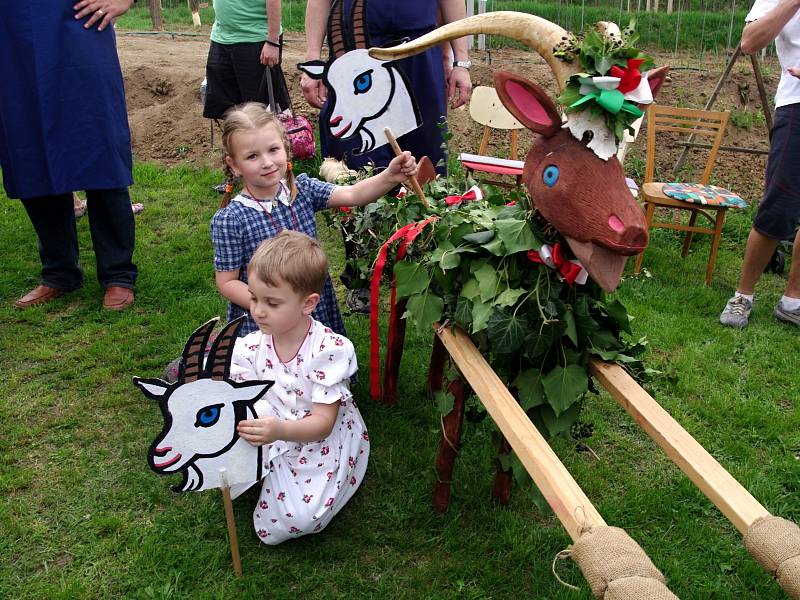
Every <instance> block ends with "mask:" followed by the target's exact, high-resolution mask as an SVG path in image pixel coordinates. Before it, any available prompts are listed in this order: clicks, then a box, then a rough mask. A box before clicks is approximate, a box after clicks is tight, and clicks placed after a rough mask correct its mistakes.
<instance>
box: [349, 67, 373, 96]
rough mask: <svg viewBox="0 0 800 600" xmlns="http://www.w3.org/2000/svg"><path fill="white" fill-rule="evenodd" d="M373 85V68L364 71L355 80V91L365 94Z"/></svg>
mask: <svg viewBox="0 0 800 600" xmlns="http://www.w3.org/2000/svg"><path fill="white" fill-rule="evenodd" d="M371 87H372V69H370V70H369V71H364V72H363V73H361V75H359V76H358V77H356V78H355V79H354V80H353V93H355V94H364V93H366V92H368V91H369V88H371Z"/></svg>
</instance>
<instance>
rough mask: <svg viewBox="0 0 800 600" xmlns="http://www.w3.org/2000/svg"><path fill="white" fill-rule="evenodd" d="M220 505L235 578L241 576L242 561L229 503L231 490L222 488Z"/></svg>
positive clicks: (231, 505) (231, 504)
mask: <svg viewBox="0 0 800 600" xmlns="http://www.w3.org/2000/svg"><path fill="white" fill-rule="evenodd" d="M222 503H223V505H224V506H225V520H226V521H227V522H228V537H229V538H230V543H231V558H232V559H233V572H234V573H235V574H236V576H237V577H241V576H242V559H241V557H240V556H239V537H238V536H237V535H236V521H234V519H233V502H231V488H230V487H228V486H227V485H226V486H223V487H222Z"/></svg>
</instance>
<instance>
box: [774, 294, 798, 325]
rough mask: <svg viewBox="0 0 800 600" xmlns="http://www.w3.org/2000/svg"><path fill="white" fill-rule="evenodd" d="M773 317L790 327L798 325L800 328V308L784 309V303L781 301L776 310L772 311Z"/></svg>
mask: <svg viewBox="0 0 800 600" xmlns="http://www.w3.org/2000/svg"><path fill="white" fill-rule="evenodd" d="M772 316H773V317H775V318H776V319H778V321H783V322H784V323H789V324H790V325H797V326H798V327H800V308H796V309H795V310H788V309H786V308H783V302H781V301H780V300H778V303H777V304H776V305H775V309H774V310H773V311H772Z"/></svg>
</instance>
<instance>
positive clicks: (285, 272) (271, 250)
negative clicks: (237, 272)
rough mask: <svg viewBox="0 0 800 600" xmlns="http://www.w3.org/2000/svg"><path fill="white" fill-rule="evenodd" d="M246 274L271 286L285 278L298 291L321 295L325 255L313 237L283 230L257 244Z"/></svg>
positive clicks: (323, 285) (326, 269) (324, 280)
mask: <svg viewBox="0 0 800 600" xmlns="http://www.w3.org/2000/svg"><path fill="white" fill-rule="evenodd" d="M247 276H248V277H249V278H252V277H257V278H258V279H259V280H260V281H262V282H263V283H266V284H267V285H271V286H275V287H277V286H278V285H280V283H281V282H283V281H285V282H286V283H288V284H289V286H291V288H292V289H293V290H294V291H295V292H296V293H298V294H303V295H308V294H322V290H323V288H324V287H325V282H326V281H327V279H328V257H327V256H325V251H324V250H323V249H322V248H321V247H320V245H319V242H317V240H315V239H314V238H311V237H309V236H307V235H306V234H305V233H301V232H299V231H290V230H283V231H281V232H280V233H279V234H278V235H276V236H275V237H274V238H269V239H267V240H265V241H264V242H262V244H261V245H260V246H259V247H258V249H257V250H256V251H255V254H253V258H251V259H250V264H249V265H248V266H247Z"/></svg>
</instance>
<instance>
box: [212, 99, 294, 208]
mask: <svg viewBox="0 0 800 600" xmlns="http://www.w3.org/2000/svg"><path fill="white" fill-rule="evenodd" d="M267 125H272V126H273V127H274V128H275V129H276V131H277V132H278V134H279V135H280V136H281V140H282V141H283V147H284V148H285V149H286V156H287V157H288V158H289V160H291V157H292V145H291V143H290V142H289V137H288V136H287V135H286V130H284V128H283V125H281V122H280V121H279V120H278V117H277V116H275V114H274V113H271V112H270V111H269V110H268V109H267V106H266V105H264V104H261V103H260V102H245V103H244V104H239V105H237V106H234V107H231V108H229V109H228V110H227V112H226V113H225V116H223V117H222V149H223V150H224V151H225V155H226V156H233V146H232V143H233V136H234V135H235V134H237V133H240V132H242V131H255V130H258V129H261V128H262V127H266V126H267ZM222 170H223V171H224V172H225V185H226V188H228V189H231V190H232V188H233V182H234V179H235V177H234V175H233V171H232V170H231V168H230V167H229V166H228V163H227V161H226V160H225V158H224V157H223V159H222ZM286 184H287V185H288V186H289V197H290V198H291V199H292V200H294V199H295V197H296V196H297V186H296V185H295V182H294V172H293V171H292V169H287V170H286ZM232 195H233V194H232V191H228V190H227V189H226V190H225V195H224V196H223V197H222V203H221V205H220V208H225V207H226V206H228V204H229V203H230V201H231V196H232Z"/></svg>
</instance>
